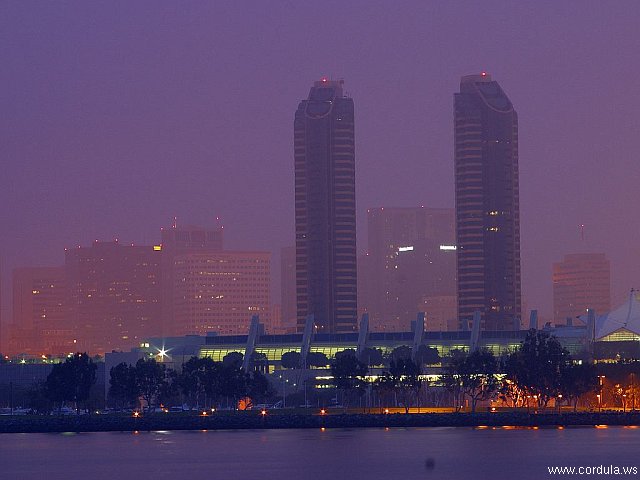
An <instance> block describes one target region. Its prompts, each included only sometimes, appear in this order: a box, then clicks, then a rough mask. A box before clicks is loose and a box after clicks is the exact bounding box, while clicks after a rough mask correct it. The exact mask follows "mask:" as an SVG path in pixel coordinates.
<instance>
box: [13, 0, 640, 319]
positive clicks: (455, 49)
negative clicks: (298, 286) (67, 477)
mask: <svg viewBox="0 0 640 480" xmlns="http://www.w3.org/2000/svg"><path fill="white" fill-rule="evenodd" d="M140 5H141V6H137V7H136V6H130V7H128V8H129V10H128V11H127V13H128V15H127V16H126V17H127V18H130V20H126V21H125V20H123V19H122V18H124V17H122V18H121V16H114V15H112V14H110V12H109V11H108V9H102V10H101V9H100V8H99V7H97V6H94V7H93V8H87V7H84V8H74V9H72V8H68V9H65V8H63V9H62V10H61V12H60V13H56V12H58V9H56V8H54V7H52V6H47V5H41V6H39V7H38V8H37V9H35V8H28V7H27V8H22V7H20V8H18V7H16V6H15V5H13V6H12V5H8V6H7V9H6V13H7V15H5V16H4V19H3V20H2V21H3V22H6V24H4V23H3V30H4V31H5V32H7V35H8V38H10V39H11V41H8V42H5V44H4V47H3V48H4V49H5V51H6V53H7V55H6V58H7V64H6V69H4V70H3V72H2V74H1V75H2V78H3V80H5V81H6V82H5V84H6V85H8V86H9V87H10V88H8V89H6V92H7V93H8V92H11V95H10V96H8V95H3V96H2V102H3V105H5V106H6V107H7V112H9V114H8V115H7V116H5V117H4V119H3V122H5V123H3V128H2V132H3V138H2V140H3V144H4V145H6V149H5V150H4V155H5V157H6V158H5V159H4V161H3V165H6V170H5V171H6V174H5V175H3V180H2V184H1V185H0V186H1V187H2V188H0V205H1V206H0V208H2V218H3V220H4V224H3V225H4V228H3V229H2V231H0V235H1V238H0V243H1V244H2V245H3V248H2V252H0V256H1V268H2V298H1V300H0V302H1V303H2V317H3V323H4V324H6V323H8V321H9V319H10V317H9V309H8V304H9V303H10V288H9V284H10V272H11V270H12V269H13V268H14V267H19V266H28V265H34V266H35V265H55V264H56V263H57V258H58V255H59V253H58V252H59V250H60V248H61V247H63V246H65V245H66V246H69V247H71V246H74V245H77V244H83V245H84V244H88V243H90V242H91V241H93V240H94V239H95V238H101V239H109V238H113V237H116V236H117V237H120V238H121V239H123V240H126V241H127V242H134V243H135V244H148V243H149V242H148V238H149V236H150V234H149V232H154V231H155V229H156V228H157V226H159V225H161V224H162V223H163V222H164V221H165V219H167V218H171V217H173V216H174V215H177V216H178V217H179V218H185V219H188V220H189V221H190V222H193V223H199V224H210V223H211V222H212V221H213V219H214V218H215V217H217V216H220V217H221V218H222V219H223V220H224V221H225V224H226V226H227V227H229V228H228V230H229V232H231V234H232V235H233V237H231V238H229V241H230V242H231V244H233V245H234V246H237V248H242V249H252V250H253V249H260V250H270V251H272V252H277V251H278V250H279V248H280V247H282V246H285V245H288V244H290V243H291V242H290V240H289V239H290V238H291V236H292V234H293V206H292V205H291V201H290V199H291V198H292V195H293V185H292V183H293V182H292V181H291V180H292V177H293V173H292V172H291V168H290V166H291V150H290V124H291V111H292V109H294V108H295V105H296V103H297V101H298V99H299V98H303V96H304V94H305V90H306V85H308V82H309V80H310V79H313V78H318V77H319V76H320V75H321V74H328V75H331V76H334V77H337V76H338V75H339V76H342V77H344V78H346V79H347V80H348V85H349V90H350V93H351V95H352V96H354V98H355V99H356V100H357V102H358V112H359V118H360V121H359V122H358V125H357V131H356V149H357V151H358V158H359V170H358V171H359V174H358V180H357V186H356V190H357V192H358V198H357V205H358V217H359V218H360V219H363V218H364V212H366V209H367V208H373V207H377V206H417V205H421V204H424V205H428V206H433V207H451V206H452V205H453V166H452V163H453V160H452V158H453V153H452V152H453V150H452V144H453V142H452V135H451V120H452V113H451V106H450V95H451V93H452V92H453V91H455V87H456V84H457V81H458V78H459V76H460V75H462V74H465V73H468V72H474V71H482V70H486V71H488V72H490V73H492V74H494V76H495V77H496V78H499V79H500V82H501V84H502V85H503V86H504V88H505V90H506V91H508V92H509V95H510V97H511V99H512V100H513V102H514V103H515V104H516V105H517V106H518V112H519V114H520V120H521V122H526V127H527V128H524V127H523V128H522V133H521V138H520V141H521V146H520V150H521V151H520V160H521V165H522V169H521V210H522V256H523V260H522V262H523V273H524V278H523V293H524V300H525V302H526V305H527V307H528V308H538V309H539V310H540V312H541V315H545V314H546V316H547V317H549V318H550V317H551V315H552V295H551V291H552V286H551V282H550V281H549V278H550V275H551V268H552V263H553V262H554V261H557V260H558V259H559V258H561V256H562V255H563V254H564V253H566V252H571V251H575V250H577V245H578V244H579V243H582V240H581V234H580V227H579V225H581V224H585V225H586V227H585V242H586V243H588V244H589V246H590V249H591V250H593V251H601V252H605V253H606V254H607V256H608V257H609V258H610V260H611V266H612V293H613V295H612V304H613V305H616V304H619V303H621V302H622V301H624V299H625V298H626V295H627V293H628V290H629V288H630V287H633V286H636V287H637V285H635V284H634V282H635V277H634V272H635V271H637V270H638V264H639V262H640V261H639V259H638V255H637V254H635V253H634V252H635V248H634V247H633V245H635V244H637V242H638V230H637V228H636V226H635V225H634V224H633V222H628V221H626V220H625V219H626V218H627V217H628V216H629V211H630V210H632V208H633V207H632V206H633V205H635V204H636V203H638V200H640V199H639V198H638V195H639V194H638V192H637V189H636V188H634V185H633V181H632V178H633V175H629V173H632V172H633V171H634V170H633V163H632V162H633V159H634V155H635V153H634V148H633V138H634V133H633V132H634V131H635V126H634V125H635V112H636V111H637V109H638V108H639V105H638V99H637V97H636V96H634V95H629V92H633V91H634V87H633V79H634V78H637V75H636V74H635V71H634V69H636V68H637V67H636V66H635V62H634V61H633V59H634V58H635V52H636V51H637V50H638V49H639V47H640V45H639V42H638V38H637V36H636V35H634V32H635V24H634V22H633V21H632V19H633V18H635V17H636V16H637V15H635V14H634V12H630V10H633V11H635V13H638V12H637V9H638V6H637V5H633V4H631V5H630V4H625V5H617V6H606V7H605V6H603V5H601V4H598V3H597V2H593V3H589V5H588V7H587V6H585V8H583V9H580V11H575V9H573V8H570V7H569V6H568V5H555V4H554V5H553V6H551V5H549V6H548V7H547V8H540V9H532V8H529V7H527V6H517V5H509V4H506V3H501V2H491V5H492V6H493V8H483V9H481V8H479V7H474V6H470V7H469V8H467V9H466V10H464V11H460V10H459V9H457V8H455V7H453V6H440V7H437V8H436V7H433V6H425V7H423V6H419V5H417V4H415V5H409V6H408V7H407V8H406V9H405V10H403V11H388V9H386V8H382V7H380V6H371V7H370V8H367V9H365V10H366V12H367V14H366V15H365V14H364V13H363V12H362V11H360V10H361V9H360V6H361V5H360V6H359V5H357V2H355V4H353V5H342V4H340V6H339V8H338V5H337V4H336V9H339V10H340V11H341V12H342V14H341V15H340V16H339V18H337V19H334V20H332V21H331V22H330V21H329V20H328V19H324V18H323V17H322V15H319V13H320V11H319V10H318V9H319V6H313V5H306V6H305V5H300V6H298V7H297V9H294V10H291V9H287V8H286V7H284V6H275V7H274V6H272V7H270V8H267V7H266V6H265V7H260V6H257V7H256V8H257V10H258V11H259V13H261V14H260V15H256V18H262V19H265V18H266V19H269V21H268V22H262V21H260V22H258V21H253V20H252V21H250V22H248V23H246V22H245V17H244V16H243V14H242V12H241V11H240V10H239V9H235V8H233V7H228V8H224V9H222V11H220V10H219V9H216V8H215V7H192V8H190V9H184V10H174V9H171V8H170V7H169V6H168V4H161V3H159V4H157V5H158V8H157V9H148V8H147V7H148V6H149V5H146V6H145V5H143V4H140ZM80 7H82V6H80ZM325 7H327V5H325ZM285 10H286V15H285ZM495 11H498V12H500V15H498V16H496V15H494V14H493V13H490V12H495ZM169 12H170V13H171V15H170V18H171V19H170V20H165V19H166V18H167V17H166V16H165V14H167V13H169ZM623 12H624V13H625V14H622V13H623ZM95 15H99V16H100V18H101V21H100V22H97V23H96V22H93V20H92V19H93V18H96V17H95ZM64 18H71V19H73V20H74V21H73V22H72V24H71V25H67V23H66V22H64V21H63V19H64ZM310 18H315V19H316V21H317V22H318V24H319V25H318V27H322V29H323V31H325V32H327V36H326V38H325V39H324V45H323V48H313V46H314V45H315V41H316V38H315V36H313V37H312V36H310V35H309V34H308V33H307V29H306V25H308V19H310ZM217 19H225V22H220V21H219V20H217ZM284 19H286V20H284ZM365 19H366V21H365ZM225 24H226V25H225ZM400 25H402V29H400V28H399V26H400ZM186 26H189V28H186ZM212 26H213V27H214V28H212ZM36 27H37V28H36ZM36 31H37V33H34V32H36ZM460 31H462V32H465V33H464V35H458V34H457V33H456V32H460ZM487 31H500V32H501V33H500V35H486V34H485V32H487ZM112 32H117V35H115V36H114V35H111V33H112ZM374 32H376V34H375V35H374ZM377 32H383V33H384V35H379V34H378V33H377ZM145 38H149V39H150V42H145V41H144V39H145ZM258 38H272V39H273V41H274V44H273V46H267V45H266V44H264V42H261V41H258ZM294 38H302V39H303V41H301V42H293V41H292V39H294ZM85 39H87V40H88V41H85ZM364 39H366V42H365V41H364ZM472 39H473V41H470V40H472ZM350 40H353V42H351V41H350ZM232 44H233V45H234V46H235V47H236V50H233V49H231V48H228V49H226V48H225V46H229V47H230V46H231V45H232ZM212 45H220V46H221V47H220V48H217V49H212V48H211V46H212ZM412 45H418V46H424V48H421V49H415V48H408V47H409V46H412ZM432 45H435V46H441V47H442V48H440V47H439V48H431V46H432ZM123 47H124V48H123ZM121 50H126V51H128V52H129V55H128V56H124V57H123V56H121V55H120V54H119V53H118V52H120V51H121ZM185 51H188V52H192V53H191V54H189V55H183V52H185ZM610 51H615V52H616V55H610V54H609V52H610ZM160 52H161V53H162V54H161V55H160ZM362 52H369V53H371V55H370V57H371V58H370V59H367V58H366V57H367V55H363V54H362ZM374 53H375V55H374ZM247 57H248V58H264V59H265V60H264V61H262V62H258V64H252V65H251V66H250V67H249V66H244V63H245V62H244V61H243V60H242V59H243V58H247ZM356 60H358V61H356ZM291 65H295V66H296V67H297V68H296V69H295V71H294V72H292V71H290V68H291ZM284 67H287V68H284ZM283 71H284V72H285V74H284V75H283V74H282V72H283ZM176 72H177V73H176ZM180 72H184V74H182V73H180ZM253 72H257V74H252V73H253ZM185 87H186V88H185ZM602 87H604V90H605V91H606V92H607V94H606V95H599V94H598V93H599V92H600V91H601V90H600V89H601V88H602ZM283 92H286V95H284V93H283ZM543 100H544V101H543ZM400 127H402V128H400ZM603 191H606V192H607V195H606V196H604V195H603V194H602V193H601V192H603ZM363 223H364V222H362V221H360V222H359V226H358V229H359V232H358V233H359V235H358V236H359V238H360V239H363V238H365V237H366V236H365V235H364V234H363V231H364V228H365V226H364V225H363ZM256 232H260V234H259V235H256V234H255V233H256ZM365 249H366V246H365V245H364V244H363V243H362V242H361V243H360V244H359V246H358V252H359V253H363V252H364V250H365ZM276 262H277V259H276V258H274V264H277V263H276Z"/></svg>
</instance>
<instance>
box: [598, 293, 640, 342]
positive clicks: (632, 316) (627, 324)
mask: <svg viewBox="0 0 640 480" xmlns="http://www.w3.org/2000/svg"><path fill="white" fill-rule="evenodd" d="M585 320H586V318H585ZM621 328H624V329H625V330H629V331H630V332H632V333H635V334H637V335H640V292H634V291H632V292H631V295H630V296H629V301H628V302H625V303H623V304H622V305H620V306H619V307H618V308H616V309H615V310H611V311H610V312H609V313H607V314H605V315H601V316H599V317H598V318H597V319H596V332H595V333H596V334H595V337H596V339H599V338H602V337H606V336H607V335H609V334H611V333H613V332H615V331H616V330H620V329H621Z"/></svg>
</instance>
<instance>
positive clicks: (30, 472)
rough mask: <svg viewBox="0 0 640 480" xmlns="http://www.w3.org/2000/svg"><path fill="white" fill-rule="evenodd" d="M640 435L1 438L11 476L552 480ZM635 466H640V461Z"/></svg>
mask: <svg viewBox="0 0 640 480" xmlns="http://www.w3.org/2000/svg"><path fill="white" fill-rule="evenodd" d="M639 447H640V430H639V429H636V428H625V427H610V428H607V429H596V428H593V427H589V428H564V429H562V428H552V429H546V428H542V429H533V428H513V427H502V428H493V427H491V428H475V429H474V428H423V429H418V428H414V429H402V428H390V429H389V428H384V429H382V428H381V429H329V428H328V429H324V430H323V429H309V430H253V431H247V430H238V431H215V430H208V431H207V430H204V431H202V430H199V431H198V430H196V431H180V432H171V431H156V432H136V433H132V432H126V433H125V432H115V433H81V434H74V435H69V434H4V435H0V473H1V477H2V478H11V479H13V478H16V479H23V478H26V479H31V478H46V479H47V480H56V479H63V478H64V479H65V480H67V479H70V478H71V479H75V478H91V479H102V478H109V479H115V480H129V479H131V480H133V479H135V480H139V479H141V478H150V479H154V480H156V479H165V478H167V479H172V480H175V479H183V478H184V479H188V480H198V479H201V478H202V479H204V478H207V479H212V478H225V479H235V478H237V479H243V480H251V479H261V480H269V479H289V478H303V479H311V480H315V479H323V480H325V479H334V478H335V479H342V478H357V479H359V478H364V479H367V480H378V479H380V480H382V479H384V480H390V479H396V478H403V479H413V478H420V479H428V480H431V479H433V480H436V479H467V478H508V477H509V476H511V477H512V478H518V480H527V479H538V478H546V477H547V476H548V472H547V468H546V467H547V466H553V465H557V466H564V465H569V466H572V465H575V466H580V465H592V466H597V465H601V464H602V465H607V466H608V465H611V464H613V465H619V466H623V465H628V466H634V465H637V466H640V460H635V459H636V458H637V452H638V449H639ZM634 461H635V462H636V463H634Z"/></svg>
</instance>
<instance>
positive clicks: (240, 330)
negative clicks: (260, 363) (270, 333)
mask: <svg viewBox="0 0 640 480" xmlns="http://www.w3.org/2000/svg"><path fill="white" fill-rule="evenodd" d="M270 265H271V253H270V252H227V251H221V252H211V253H185V254H180V255H176V256H175V257H174V264H173V281H174V284H173V289H172V298H171V302H172V304H173V315H174V318H173V330H174V331H175V332H178V333H177V335H176V336H179V335H207V334H209V335H211V334H219V335H232V334H246V333H247V332H248V330H249V325H250V321H251V317H252V315H259V316H260V321H261V322H262V323H264V324H265V325H266V326H267V329H269V328H270V327H271V318H270V296H271V269H270Z"/></svg>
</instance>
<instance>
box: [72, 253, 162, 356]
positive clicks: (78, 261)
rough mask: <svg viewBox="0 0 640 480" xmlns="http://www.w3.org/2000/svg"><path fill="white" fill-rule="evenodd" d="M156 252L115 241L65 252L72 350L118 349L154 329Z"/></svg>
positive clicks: (157, 289) (156, 315)
mask: <svg viewBox="0 0 640 480" xmlns="http://www.w3.org/2000/svg"><path fill="white" fill-rule="evenodd" d="M160 256H161V252H160V249H159V248H157V247H152V246H133V245H121V244H119V243H118V242H117V241H115V242H97V241H96V242H94V243H93V244H92V245H91V246H90V247H79V248H74V249H69V250H67V251H66V254H65V270H66V272H65V273H66V280H67V292H68V297H67V298H68V300H67V301H68V308H69V321H70V325H71V326H72V327H73V329H74V331H75V338H76V339H77V344H78V346H77V350H79V351H87V352H89V353H90V354H101V353H104V352H110V351H112V350H123V349H128V348H130V347H133V346H137V345H139V342H140V340H141V339H142V338H145V337H149V336H154V335H159V334H160V327H161V315H162V305H161V297H162V291H161V285H160V277H161V275H160V260H161V259H160Z"/></svg>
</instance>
